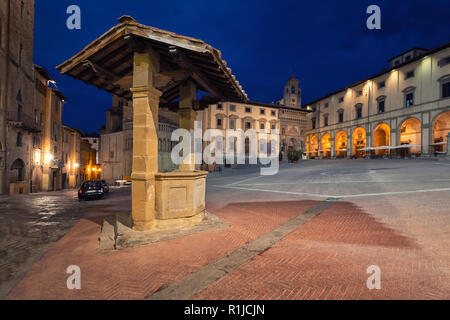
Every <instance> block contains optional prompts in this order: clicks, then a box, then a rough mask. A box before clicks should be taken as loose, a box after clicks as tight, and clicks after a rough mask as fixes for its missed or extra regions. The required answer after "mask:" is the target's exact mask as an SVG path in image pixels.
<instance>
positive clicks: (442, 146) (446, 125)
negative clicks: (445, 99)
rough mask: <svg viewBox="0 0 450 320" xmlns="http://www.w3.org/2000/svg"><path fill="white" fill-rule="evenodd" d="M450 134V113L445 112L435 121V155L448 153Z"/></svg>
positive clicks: (433, 144)
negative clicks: (449, 136) (449, 135)
mask: <svg viewBox="0 0 450 320" xmlns="http://www.w3.org/2000/svg"><path fill="white" fill-rule="evenodd" d="M449 132H450V111H445V112H443V113H441V114H440V115H438V116H437V117H436V118H435V119H434V121H433V141H432V146H433V148H432V150H433V153H434V154H435V155H438V154H443V153H447V136H448V133H449Z"/></svg>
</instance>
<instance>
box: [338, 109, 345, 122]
mask: <svg viewBox="0 0 450 320" xmlns="http://www.w3.org/2000/svg"><path fill="white" fill-rule="evenodd" d="M338 121H339V123H342V122H344V110H340V111H338Z"/></svg>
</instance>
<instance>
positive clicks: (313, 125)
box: [311, 118, 316, 129]
mask: <svg viewBox="0 0 450 320" xmlns="http://www.w3.org/2000/svg"><path fill="white" fill-rule="evenodd" d="M311 122H312V128H313V129H315V128H316V118H312V120H311Z"/></svg>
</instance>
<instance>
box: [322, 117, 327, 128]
mask: <svg viewBox="0 0 450 320" xmlns="http://www.w3.org/2000/svg"><path fill="white" fill-rule="evenodd" d="M323 125H324V126H325V127H327V126H328V115H324V116H323Z"/></svg>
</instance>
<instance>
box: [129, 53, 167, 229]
mask: <svg viewBox="0 0 450 320" xmlns="http://www.w3.org/2000/svg"><path fill="white" fill-rule="evenodd" d="M133 64H134V67H133V87H132V88H131V92H132V94H133V169H132V174H131V179H132V181H133V185H132V219H133V229H135V230H138V231H143V230H150V229H152V227H153V224H154V220H155V198H156V194H155V174H156V173H157V172H158V135H157V128H158V108H159V97H160V96H161V92H160V91H159V90H157V89H155V88H154V87H153V75H154V74H155V73H157V72H159V56H158V54H157V53H155V52H152V51H151V50H149V51H148V52H144V53H141V52H135V53H134V61H133Z"/></svg>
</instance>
